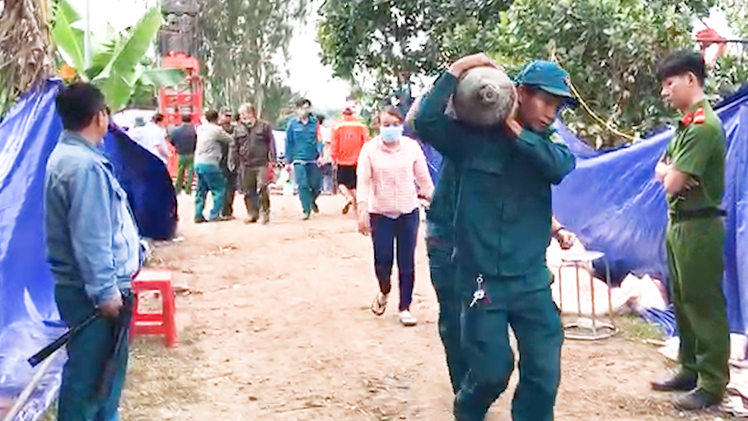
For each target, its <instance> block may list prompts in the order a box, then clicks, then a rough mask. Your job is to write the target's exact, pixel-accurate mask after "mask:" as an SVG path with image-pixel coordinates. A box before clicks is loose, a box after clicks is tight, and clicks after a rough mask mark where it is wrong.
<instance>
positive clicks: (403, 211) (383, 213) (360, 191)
mask: <svg viewBox="0 0 748 421" xmlns="http://www.w3.org/2000/svg"><path fill="white" fill-rule="evenodd" d="M379 126H380V131H379V133H380V134H379V136H377V137H376V138H374V139H372V140H371V141H370V142H367V143H366V144H365V145H364V147H363V148H362V149H361V155H360V157H359V162H358V171H357V178H358V183H357V189H356V190H357V196H358V197H357V202H358V209H359V231H360V232H361V233H362V234H364V235H368V234H371V237H372V241H373V243H374V271H375V273H376V276H377V280H378V281H379V291H380V292H379V294H377V297H376V298H375V299H374V302H373V303H372V305H371V311H372V312H374V314H376V315H378V316H381V315H382V314H384V311H385V308H386V306H387V297H388V296H389V293H390V291H391V289H392V284H391V282H390V277H391V275H392V264H393V261H394V257H395V250H397V267H398V275H399V277H400V306H399V311H400V322H401V323H402V324H403V325H405V326H414V325H415V324H416V322H417V321H416V319H415V317H413V315H412V314H411V313H410V304H411V301H412V299H413V284H414V283H415V250H416V242H417V239H418V224H419V221H420V217H419V210H420V206H419V197H420V198H423V199H425V200H430V199H431V194H432V193H433V191H434V184H433V183H432V181H431V176H430V175H429V170H428V167H427V165H426V158H425V156H424V154H423V151H422V150H421V146H420V145H419V144H418V142H416V141H415V140H413V139H410V138H408V137H405V136H403V117H402V115H401V114H400V112H399V111H397V109H395V108H392V107H391V108H387V109H386V110H384V111H382V112H381V113H380V114H379ZM416 186H418V188H416ZM395 244H397V247H395Z"/></svg>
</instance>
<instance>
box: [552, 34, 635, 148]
mask: <svg viewBox="0 0 748 421" xmlns="http://www.w3.org/2000/svg"><path fill="white" fill-rule="evenodd" d="M551 61H553V62H555V63H557V64H558V65H559V66H560V65H561V63H560V62H559V60H558V56H557V55H556V47H553V49H551ZM562 67H563V66H562ZM568 82H569V88H571V93H572V94H573V95H574V98H576V99H577V101H579V104H580V105H581V106H582V108H584V110H585V111H586V112H587V114H589V115H590V117H592V119H593V120H595V121H596V122H597V123H598V124H600V125H601V126H603V127H604V128H606V129H607V130H608V131H609V132H611V133H613V134H616V135H618V136H621V137H622V138H624V139H626V140H628V141H630V142H636V141H637V140H639V139H640V137H639V135H638V134H636V135H630V134H626V133H624V132H622V131H620V130H618V129H616V128H615V127H613V126H612V125H611V124H610V123H609V122H607V121H605V120H603V118H602V117H600V116H599V115H598V114H597V113H595V111H593V110H592V108H591V107H590V106H589V105H588V104H587V101H585V100H584V98H582V95H581V94H580V93H579V90H578V89H577V88H576V86H574V84H573V83H571V78H569V80H568Z"/></svg>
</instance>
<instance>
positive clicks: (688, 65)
mask: <svg viewBox="0 0 748 421" xmlns="http://www.w3.org/2000/svg"><path fill="white" fill-rule="evenodd" d="M687 73H693V74H694V75H696V79H698V80H699V83H701V86H704V82H705V81H706V63H705V62H704V57H702V56H701V54H699V53H698V52H696V51H691V50H679V51H676V52H674V53H671V54H670V55H669V56H667V57H666V58H665V60H663V61H662V63H660V68H659V70H658V71H657V79H659V81H660V82H662V81H663V80H665V79H667V78H669V77H673V76H680V75H685V74H687Z"/></svg>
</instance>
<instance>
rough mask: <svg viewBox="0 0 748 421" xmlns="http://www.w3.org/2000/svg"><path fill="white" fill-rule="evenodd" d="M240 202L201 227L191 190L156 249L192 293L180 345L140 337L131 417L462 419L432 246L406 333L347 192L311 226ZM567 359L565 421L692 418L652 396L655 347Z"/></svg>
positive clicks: (504, 406)
mask: <svg viewBox="0 0 748 421" xmlns="http://www.w3.org/2000/svg"><path fill="white" fill-rule="evenodd" d="M239 199H240V198H237V212H236V215H237V217H239V219H237V220H235V221H230V222H222V223H211V224H201V225H194V224H193V223H192V204H191V200H189V198H187V197H186V196H182V197H180V215H181V222H180V228H179V234H180V235H181V236H183V237H184V239H185V240H184V241H183V242H178V243H169V244H165V245H161V246H159V247H157V249H156V252H155V253H156V256H157V260H158V263H159V264H161V265H164V266H167V267H170V268H172V269H173V273H174V279H175V283H176V284H178V285H185V286H188V287H189V288H190V289H191V290H192V292H191V293H190V294H187V295H180V296H179V297H178V299H177V306H178V312H179V325H180V345H179V347H178V348H177V349H175V350H171V351H167V350H164V349H163V347H162V346H161V345H160V343H159V342H158V341H154V340H145V341H143V340H141V341H139V342H138V344H137V346H136V349H135V350H134V352H133V356H132V358H131V375H130V381H129V385H128V390H127V392H126V395H125V398H124V419H125V420H129V421H141V420H142V421H145V420H149V421H160V420H195V421H207V420H232V421H233V420H258V421H262V420H273V421H275V420H277V421H291V420H293V421H304V420H397V419H402V420H428V421H449V420H451V419H452V418H451V416H450V411H451V404H452V393H451V390H450V388H449V384H448V378H447V371H446V366H445V363H444V355H443V350H442V347H441V343H440V341H439V337H438V333H437V327H436V318H437V310H438V306H437V303H436V299H435V295H434V293H433V290H432V288H431V285H430V283H429V278H428V267H427V260H426V253H425V250H424V247H423V244H420V245H419V250H418V258H417V265H418V271H417V280H416V297H415V301H414V314H415V315H416V316H417V317H418V319H419V324H418V326H417V327H414V328H404V327H402V326H400V325H399V324H398V322H397V319H396V315H395V312H394V311H393V310H392V309H388V312H387V313H386V314H385V316H384V317H382V318H375V317H374V316H372V315H371V313H370V311H369V304H370V303H371V300H372V299H373V297H374V295H375V293H376V291H377V288H376V281H375V279H374V276H373V269H372V258H373V256H372V251H371V245H370V242H369V239H368V238H365V237H363V236H361V235H359V234H357V233H356V232H355V220H354V219H353V218H352V217H351V216H347V217H344V216H342V215H340V208H341V206H342V199H341V198H339V197H323V198H321V199H320V207H321V214H320V215H317V216H315V217H313V219H312V220H311V221H307V222H302V221H301V220H300V209H299V204H298V201H297V199H296V198H295V197H290V198H288V197H280V196H273V197H272V202H273V220H272V223H271V224H270V225H267V226H262V225H245V224H244V223H243V222H242V220H241V218H243V217H244V215H245V213H244V211H243V210H242V209H241V202H240V200H239ZM563 368H564V371H563V380H562V385H561V391H560V395H559V398H558V405H557V410H556V414H557V417H556V419H557V420H574V421H596V420H616V421H624V420H625V421H634V420H674V419H683V417H682V415H680V414H678V413H676V412H675V411H673V410H671V409H670V406H669V405H668V403H667V402H668V401H667V396H658V395H653V394H652V393H651V392H650V391H649V383H648V382H649V381H650V380H651V379H652V378H653V376H655V375H656V374H657V373H660V372H661V371H662V370H663V369H664V362H663V359H662V358H661V357H660V356H659V355H658V354H656V352H655V350H654V348H652V347H650V346H647V345H643V344H640V343H637V342H636V341H633V340H630V339H629V340H627V339H625V338H615V339H611V340H608V341H603V342H600V343H581V342H574V341H567V342H566V344H565V348H564V355H563ZM515 377H516V376H515ZM515 381H516V379H515ZM513 389H514V381H513V382H512V384H511V385H510V389H509V391H508V393H507V395H506V396H503V397H502V398H501V399H500V401H499V402H498V403H497V404H496V405H495V406H494V408H493V409H492V411H491V414H490V415H489V417H488V420H490V421H509V420H510V417H509V416H508V415H507V414H508V411H507V410H508V408H509V404H510V401H511V393H512V390H513ZM687 418H691V419H714V417H713V416H709V415H703V416H702V417H700V418H692V417H690V416H689V417H687Z"/></svg>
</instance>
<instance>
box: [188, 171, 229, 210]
mask: <svg viewBox="0 0 748 421" xmlns="http://www.w3.org/2000/svg"><path fill="white" fill-rule="evenodd" d="M195 173H196V174H197V193H196V194H195V219H202V218H204V216H203V209H204V208H205V199H206V198H207V197H208V192H211V193H212V194H213V209H211V211H210V218H209V219H210V220H214V219H218V217H219V216H220V215H221V210H222V209H223V207H224V204H225V202H226V200H225V199H224V196H225V194H226V177H225V176H224V174H223V171H222V170H221V167H220V166H219V165H218V164H204V163H200V164H195Z"/></svg>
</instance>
